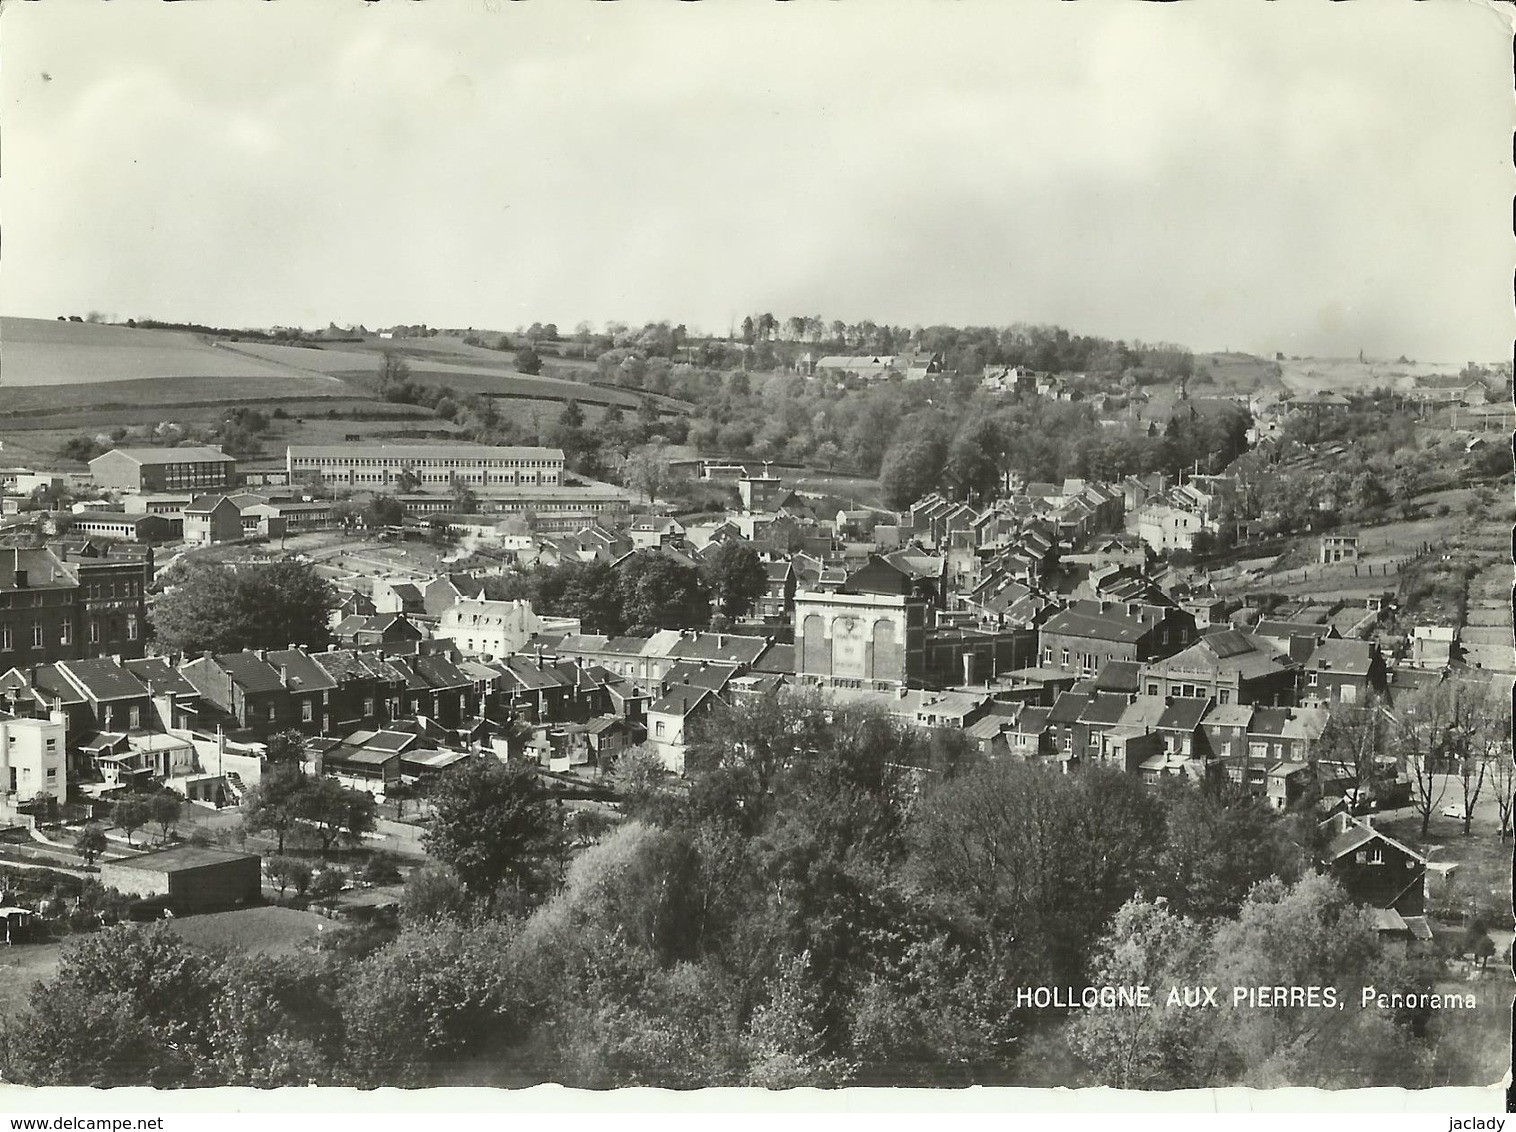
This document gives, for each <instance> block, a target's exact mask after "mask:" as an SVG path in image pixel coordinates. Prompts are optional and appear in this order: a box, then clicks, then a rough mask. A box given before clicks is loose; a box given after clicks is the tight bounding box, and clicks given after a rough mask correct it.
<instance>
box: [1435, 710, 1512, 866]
mask: <svg viewBox="0 0 1516 1132" xmlns="http://www.w3.org/2000/svg"><path fill="white" fill-rule="evenodd" d="M1448 683H1449V684H1450V685H1452V686H1451V687H1450V688H1449V690H1448V694H1447V699H1448V730H1447V737H1448V747H1449V750H1448V754H1449V757H1450V759H1451V760H1452V761H1453V763H1454V765H1456V766H1457V768H1458V782H1459V786H1460V788H1461V798H1462V807H1461V808H1462V810H1463V835H1464V836H1465V837H1467V836H1469V834H1470V833H1471V832H1472V830H1473V825H1474V806H1475V804H1476V803H1478V801H1479V798H1480V795H1481V794H1482V793H1483V791H1484V786H1485V783H1486V782H1487V781H1489V779H1490V776H1491V775H1492V774H1493V773H1494V772H1495V771H1496V768H1497V767H1498V766H1499V765H1500V764H1501V763H1506V764H1509V762H1510V755H1509V753H1508V748H1509V744H1510V735H1511V716H1510V703H1509V701H1508V700H1507V699H1506V698H1505V697H1504V696H1502V695H1500V694H1498V693H1497V692H1496V691H1495V689H1494V687H1493V686H1491V685H1488V684H1475V683H1470V682H1467V681H1449V682H1448Z"/></svg>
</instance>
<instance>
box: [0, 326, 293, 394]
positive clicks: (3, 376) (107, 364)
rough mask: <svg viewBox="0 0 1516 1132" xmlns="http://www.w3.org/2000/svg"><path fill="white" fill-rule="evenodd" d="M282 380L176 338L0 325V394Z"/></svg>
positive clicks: (186, 336)
mask: <svg viewBox="0 0 1516 1132" xmlns="http://www.w3.org/2000/svg"><path fill="white" fill-rule="evenodd" d="M289 376H290V371H289V370H288V368H287V367H284V366H280V365H271V364H269V363H268V362H265V361H260V360H259V359H258V358H256V357H251V356H248V355H246V354H242V353H238V352H236V351H234V350H229V349H226V348H224V347H221V346H218V345H214V344H212V343H211V342H209V341H207V340H204V339H202V338H200V337H199V336H197V335H195V334H190V333H187V332H182V331H175V330H134V329H131V328H129V327H125V326H97V325H93V324H91V323H80V322H49V321H48V320H46V319H41V318H5V319H0V387H5V388H13V387H15V388H20V387H27V386H46V387H49V388H56V387H58V386H60V385H100V384H108V383H112V382H120V381H144V380H148V379H151V378H172V377H187V378H194V379H198V380H201V381H210V380H218V379H230V380H236V381H263V380H269V379H277V378H287V377H289Z"/></svg>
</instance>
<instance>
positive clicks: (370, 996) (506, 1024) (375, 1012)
mask: <svg viewBox="0 0 1516 1132" xmlns="http://www.w3.org/2000/svg"><path fill="white" fill-rule="evenodd" d="M510 933H511V928H510V927H508V926H506V925H503V924H499V923H482V924H473V925H470V926H469V927H467V928H462V927H458V926H456V925H442V924H426V925H417V926H411V927H407V928H406V929H405V930H404V931H402V932H401V934H400V936H399V938H398V939H396V940H395V941H394V942H393V943H392V944H390V945H389V946H387V947H385V948H383V949H382V950H380V951H378V952H376V953H375V954H373V955H371V956H369V957H368V958H367V959H365V960H364V961H363V962H361V963H359V964H357V965H356V966H355V967H354V968H353V970H352V971H351V973H350V974H349V976H348V978H347V979H346V981H345V983H344V985H343V989H342V1002H343V1021H344V1023H345V1028H346V1038H347V1051H346V1053H347V1057H346V1060H347V1063H348V1065H349V1066H350V1067H351V1072H352V1074H353V1077H354V1079H355V1080H356V1081H357V1083H359V1084H361V1085H371V1086H373V1085H385V1086H407V1085H410V1086H414V1085H419V1084H424V1083H426V1082H427V1081H428V1080H430V1079H431V1078H432V1075H433V1074H435V1073H436V1072H438V1071H439V1070H440V1069H442V1068H443V1067H445V1066H447V1065H450V1064H453V1063H456V1061H458V1060H459V1059H460V1058H462V1057H465V1056H467V1055H468V1053H469V1052H470V1051H472V1050H474V1049H476V1048H478V1047H479V1046H481V1045H482V1044H483V1043H485V1042H488V1041H490V1040H491V1039H492V1038H493V1037H494V1036H495V1035H497V1034H500V1033H502V1032H504V1033H507V1034H509V1033H510V1032H511V1031H512V1030H514V1029H515V1028H516V1027H517V1026H519V1025H520V1023H517V1022H515V1021H514V1020H513V1019H512V1017H511V1014H512V1006H513V1004H514V1001H515V998H516V994H515V985H514V984H515V980H514V978H513V976H512V974H511V968H510V965H509V963H508V955H509V948H510V939H511V935H510Z"/></svg>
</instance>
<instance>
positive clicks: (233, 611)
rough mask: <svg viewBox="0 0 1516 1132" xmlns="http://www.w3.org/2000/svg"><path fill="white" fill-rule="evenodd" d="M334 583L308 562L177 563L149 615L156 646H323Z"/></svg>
mask: <svg viewBox="0 0 1516 1132" xmlns="http://www.w3.org/2000/svg"><path fill="white" fill-rule="evenodd" d="M335 605H336V594H335V593H334V591H333V590H332V587H331V584H330V583H329V582H328V581H327V580H326V579H325V578H323V577H322V576H321V575H320V574H318V573H317V572H316V571H315V569H314V568H313V567H312V566H311V565H310V564H309V563H305V562H299V561H296V560H294V559H282V560H279V561H275V562H270V563H267V564H263V565H255V566H237V567H235V568H233V567H230V566H223V565H219V564H214V563H202V562H195V563H191V564H189V565H188V566H185V567H182V568H180V567H175V568H174V570H173V572H172V576H171V577H170V578H168V579H166V588H165V592H164V593H163V594H162V595H161V596H160V597H159V598H158V599H157V601H155V602H154V603H153V607H152V612H151V614H150V618H151V620H152V624H153V629H154V631H155V633H156V635H157V639H158V645H159V647H160V648H162V649H164V650H165V651H170V652H187V653H200V652H234V651H236V650H239V649H244V648H247V649H256V648H280V649H282V648H290V647H292V646H294V645H309V646H311V647H312V648H324V647H325V646H326V643H327V641H328V639H329V637H330V633H329V631H328V628H327V614H328V612H329V611H330V610H331V609H332V607H333V606H335Z"/></svg>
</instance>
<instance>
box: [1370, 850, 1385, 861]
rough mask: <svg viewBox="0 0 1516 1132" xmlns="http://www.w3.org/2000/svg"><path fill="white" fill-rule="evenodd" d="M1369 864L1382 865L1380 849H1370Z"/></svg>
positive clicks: (1382, 851) (1382, 855) (1381, 851)
mask: <svg viewBox="0 0 1516 1132" xmlns="http://www.w3.org/2000/svg"><path fill="white" fill-rule="evenodd" d="M1369 864H1371V865H1382V864H1384V850H1383V849H1380V848H1377V847H1376V848H1373V849H1370V850H1369Z"/></svg>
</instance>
